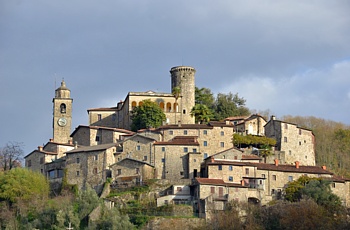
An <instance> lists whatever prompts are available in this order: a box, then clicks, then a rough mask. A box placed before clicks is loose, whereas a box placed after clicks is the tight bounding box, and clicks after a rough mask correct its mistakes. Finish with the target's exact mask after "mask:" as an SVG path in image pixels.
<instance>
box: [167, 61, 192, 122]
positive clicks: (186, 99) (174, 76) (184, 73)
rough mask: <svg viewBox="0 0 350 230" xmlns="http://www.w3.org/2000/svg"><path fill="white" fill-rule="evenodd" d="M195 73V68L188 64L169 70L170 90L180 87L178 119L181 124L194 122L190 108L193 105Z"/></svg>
mask: <svg viewBox="0 0 350 230" xmlns="http://www.w3.org/2000/svg"><path fill="white" fill-rule="evenodd" d="M195 73H196V70H195V68H193V67H190V66H176V67H173V68H171V70H170V74H171V92H173V91H174V88H175V87H179V88H180V97H179V99H178V104H179V113H180V114H181V116H180V117H179V120H180V121H181V123H183V124H194V123H195V118H194V117H192V116H191V110H192V108H193V106H194V105H195V76H194V75H195Z"/></svg>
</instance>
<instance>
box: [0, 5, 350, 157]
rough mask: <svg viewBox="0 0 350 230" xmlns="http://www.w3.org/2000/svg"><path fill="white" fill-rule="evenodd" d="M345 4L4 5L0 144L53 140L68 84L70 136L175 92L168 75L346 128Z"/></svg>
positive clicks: (349, 92)
mask: <svg viewBox="0 0 350 230" xmlns="http://www.w3.org/2000/svg"><path fill="white" fill-rule="evenodd" d="M349 12H350V2H349V1H347V0H344V1H341V0H339V1H337V0H333V1H329V0H317V1H316V0H315V1H313V0H308V1H306V0H305V1H293V0H291V1H277V0H275V1H269V0H266V1H265V0H255V1H254V0H250V1H246V0H235V1H232V0H227V1H220V0H218V1H209V0H197V1H196V0H192V1H189V0H177V1H164V0H138V1H136V0H134V1H130V0H100V1H92V0H70V1H64V0H50V1H47V0H35V1H33V0H31V1H30V0H11V1H8V0H0V80H1V83H0V108H1V113H0V119H1V127H0V146H4V144H5V143H7V142H8V141H15V142H23V143H24V151H25V153H26V154H27V153H29V152H31V151H32V150H33V149H35V148H36V147H37V146H38V145H42V144H43V143H46V142H47V141H48V140H49V138H51V137H52V98H53V97H54V90H55V88H57V87H58V86H59V83H60V81H61V80H62V79H63V78H64V80H65V81H66V84H67V87H68V88H70V90H71V96H72V98H73V99H74V102H73V109H74V112H73V127H72V129H74V127H76V126H78V125H79V124H87V122H88V116H87V112H86V110H87V109H88V108H96V107H110V106H115V105H116V103H117V102H118V101H119V100H123V99H124V98H125V96H126V94H127V93H128V92H129V91H136V92H144V91H147V90H154V91H158V92H170V74H169V70H170V68H171V67H174V66H179V65H188V66H192V67H194V68H196V70H197V73H196V85H197V86H198V87H206V88H210V89H211V90H212V92H214V93H215V94H216V93H218V92H222V93H228V92H232V93H238V95H239V96H240V97H243V98H245V99H246V105H247V106H248V107H249V108H250V109H255V110H256V111H263V110H267V109H269V110H270V112H271V113H272V114H274V115H276V116H277V117H282V116H283V115H301V116H316V117H320V118H324V119H329V120H333V121H339V122H343V123H345V124H350V118H349V107H350V42H349V41H350V14H349Z"/></svg>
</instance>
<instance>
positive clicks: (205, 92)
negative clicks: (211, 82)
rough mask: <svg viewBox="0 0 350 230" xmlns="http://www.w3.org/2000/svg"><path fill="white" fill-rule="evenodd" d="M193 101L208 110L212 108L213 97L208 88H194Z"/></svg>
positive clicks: (213, 103)
mask: <svg viewBox="0 0 350 230" xmlns="http://www.w3.org/2000/svg"><path fill="white" fill-rule="evenodd" d="M195 103H196V104H201V105H205V106H207V107H208V108H209V109H210V110H212V109H213V108H214V105H215V98H214V96H213V93H212V92H211V90H210V89H208V88H200V89H199V88H198V87H196V88H195Z"/></svg>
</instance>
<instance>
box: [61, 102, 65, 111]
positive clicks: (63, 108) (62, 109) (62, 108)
mask: <svg viewBox="0 0 350 230" xmlns="http://www.w3.org/2000/svg"><path fill="white" fill-rule="evenodd" d="M60 109H61V113H66V104H64V103H62V104H61V105H60Z"/></svg>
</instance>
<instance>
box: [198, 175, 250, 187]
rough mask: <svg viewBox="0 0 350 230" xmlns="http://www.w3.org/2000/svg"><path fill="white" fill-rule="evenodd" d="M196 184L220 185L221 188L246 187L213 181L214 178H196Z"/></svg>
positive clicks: (222, 181)
mask: <svg viewBox="0 0 350 230" xmlns="http://www.w3.org/2000/svg"><path fill="white" fill-rule="evenodd" d="M196 180H197V182H198V184H203V185H222V186H228V187H247V186H243V185H242V184H239V183H226V182H225V181H224V180H223V179H214V178H199V177H197V178H196Z"/></svg>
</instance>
